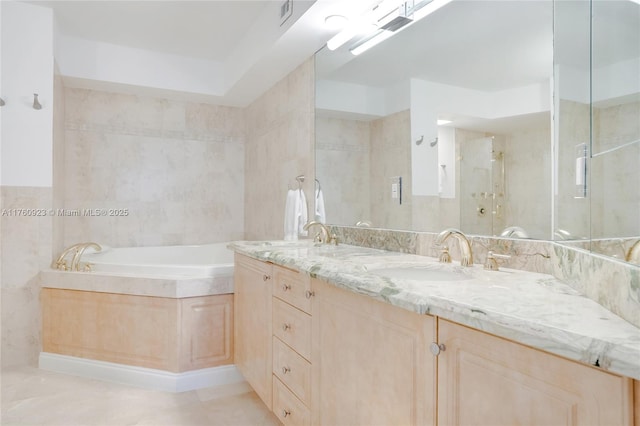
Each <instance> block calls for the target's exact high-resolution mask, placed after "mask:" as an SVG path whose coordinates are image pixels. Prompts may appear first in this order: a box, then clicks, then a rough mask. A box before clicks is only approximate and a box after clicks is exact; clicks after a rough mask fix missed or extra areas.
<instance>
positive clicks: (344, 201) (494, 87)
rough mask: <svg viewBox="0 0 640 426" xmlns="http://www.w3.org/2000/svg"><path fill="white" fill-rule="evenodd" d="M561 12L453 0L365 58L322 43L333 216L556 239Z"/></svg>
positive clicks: (322, 154) (322, 109)
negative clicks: (556, 15) (556, 60)
mask: <svg viewBox="0 0 640 426" xmlns="http://www.w3.org/2000/svg"><path fill="white" fill-rule="evenodd" d="M552 19H553V3H552V2H551V1H550V0H548V1H518V2H505V1H463V0H458V1H454V2H452V3H449V4H447V5H446V6H444V7H443V8H441V9H439V10H438V11H436V12H435V13H433V14H432V15H429V16H427V17H426V18H424V19H422V20H421V21H419V22H416V23H414V24H413V25H411V26H410V27H408V28H406V29H404V30H403V31H401V32H398V33H397V34H395V35H394V36H392V37H390V38H389V39H387V40H386V41H384V42H383V43H381V44H379V45H377V46H376V47H374V48H372V49H371V50H369V51H367V52H365V53H363V54H361V55H359V56H357V57H356V56H353V55H352V54H351V53H350V52H349V49H350V47H351V46H350V45H349V44H348V43H347V44H345V45H344V46H343V47H341V48H339V49H337V50H335V51H329V50H328V49H326V48H325V49H323V50H322V51H320V52H319V53H318V54H317V55H316V78H317V81H316V111H317V113H316V177H317V178H318V179H319V180H320V181H321V182H322V185H323V189H324V199H325V207H326V217H327V222H328V223H331V224H338V225H349V226H354V225H355V224H356V223H358V222H368V223H370V224H371V225H372V226H373V227H377V228H392V229H401V230H417V231H431V232H439V231H441V230H442V229H444V228H447V227H457V228H460V229H461V230H462V231H463V232H465V233H470V234H479V235H500V234H502V233H503V232H505V233H506V234H508V235H510V236H512V237H520V238H542V239H550V238H551V234H552V221H551V213H552V208H551V199H552V197H551V189H552V184H551V170H552V167H551V136H552V131H551V120H550V117H551V111H550V109H551V108H550V105H551V88H550V78H551V70H552V57H553V55H552V28H553V26H552V22H553V20H552ZM587 226H588V225H587ZM514 229H517V232H513V230H514Z"/></svg>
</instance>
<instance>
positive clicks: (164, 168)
mask: <svg viewBox="0 0 640 426" xmlns="http://www.w3.org/2000/svg"><path fill="white" fill-rule="evenodd" d="M65 117H66V119H65V128H66V133H65V146H64V150H65V153H64V154H65V155H64V158H65V161H64V166H63V168H64V174H65V177H64V205H65V208H66V209H71V210H74V209H83V208H92V209H98V208H99V209H128V216H124V217H118V216H106V217H87V216H84V217H83V216H81V217H66V218H65V219H64V221H63V222H64V231H63V234H64V237H63V240H64V245H65V246H67V245H70V244H73V243H77V242H79V241H96V242H99V243H104V244H107V245H111V246H116V247H127V246H153V245H173V244H201V243H210V242H220V241H229V240H235V239H241V238H243V237H244V232H243V226H244V223H243V212H244V197H243V189H244V126H243V116H242V110H241V109H239V108H230V107H220V106H212V105H205V104H195V103H187V102H177V101H171V100H167V99H161V98H151V97H140V96H134V95H124V94H117V93H108V92H101V91H94V90H85V89H66V91H65Z"/></svg>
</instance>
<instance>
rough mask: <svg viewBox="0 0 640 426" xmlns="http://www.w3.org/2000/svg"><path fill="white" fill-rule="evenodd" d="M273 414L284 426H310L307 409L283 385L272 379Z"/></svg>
mask: <svg viewBox="0 0 640 426" xmlns="http://www.w3.org/2000/svg"><path fill="white" fill-rule="evenodd" d="M273 412H274V413H275V415H276V416H278V419H280V421H281V422H282V423H283V424H284V425H285V426H289V425H304V426H307V425H311V414H310V413H309V409H308V408H307V407H306V406H305V405H304V404H303V403H302V401H300V400H299V399H298V398H296V396H295V395H294V394H293V393H291V391H290V390H289V389H287V387H286V386H285V385H283V384H282V382H280V380H278V378H276V377H274V378H273Z"/></svg>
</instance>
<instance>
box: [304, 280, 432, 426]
mask: <svg viewBox="0 0 640 426" xmlns="http://www.w3.org/2000/svg"><path fill="white" fill-rule="evenodd" d="M311 284H312V289H313V291H314V292H315V296H314V297H313V302H312V303H313V321H312V334H313V338H312V342H313V343H312V354H311V364H312V366H311V370H312V377H311V380H312V383H313V391H312V404H311V411H312V424H314V425H318V426H326V425H332V426H338V425H349V426H357V425H367V426H373V425H394V426H396V425H432V424H434V419H435V413H434V401H435V396H434V387H435V385H434V384H435V382H434V374H435V370H434V365H435V357H434V356H433V355H431V353H430V352H429V350H428V347H429V344H430V343H431V342H432V341H433V340H434V338H433V336H434V319H433V317H430V316H428V315H419V314H416V313H412V312H409V311H406V310H403V309H400V308H397V307H394V306H391V305H389V304H386V303H382V302H379V301H376V300H373V299H371V298H369V297H367V296H363V295H358V294H355V293H352V292H349V291H345V290H342V289H339V288H337V287H334V286H332V285H330V284H327V283H324V282H322V281H319V280H316V279H314V280H312V283H311Z"/></svg>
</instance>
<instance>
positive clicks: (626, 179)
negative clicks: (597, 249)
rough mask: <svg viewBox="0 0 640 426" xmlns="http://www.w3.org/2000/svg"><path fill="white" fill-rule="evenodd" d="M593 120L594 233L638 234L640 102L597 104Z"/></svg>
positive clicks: (603, 236) (592, 205) (600, 235)
mask: <svg viewBox="0 0 640 426" xmlns="http://www.w3.org/2000/svg"><path fill="white" fill-rule="evenodd" d="M593 120H594V123H593V124H594V138H593V153H594V154H595V155H596V156H595V157H594V158H593V159H592V160H591V170H592V179H591V187H592V190H591V194H592V203H591V209H592V224H591V237H592V238H611V237H628V236H638V235H640V214H638V211H640V191H638V189H637V186H638V183H639V182H640V167H638V164H639V163H640V143H638V141H640V102H629V103H625V104H621V105H615V106H610V107H602V108H594V111H593ZM634 141H635V143H633V142H634ZM615 148H619V149H615ZM634 212H635V214H633V213H634Z"/></svg>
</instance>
